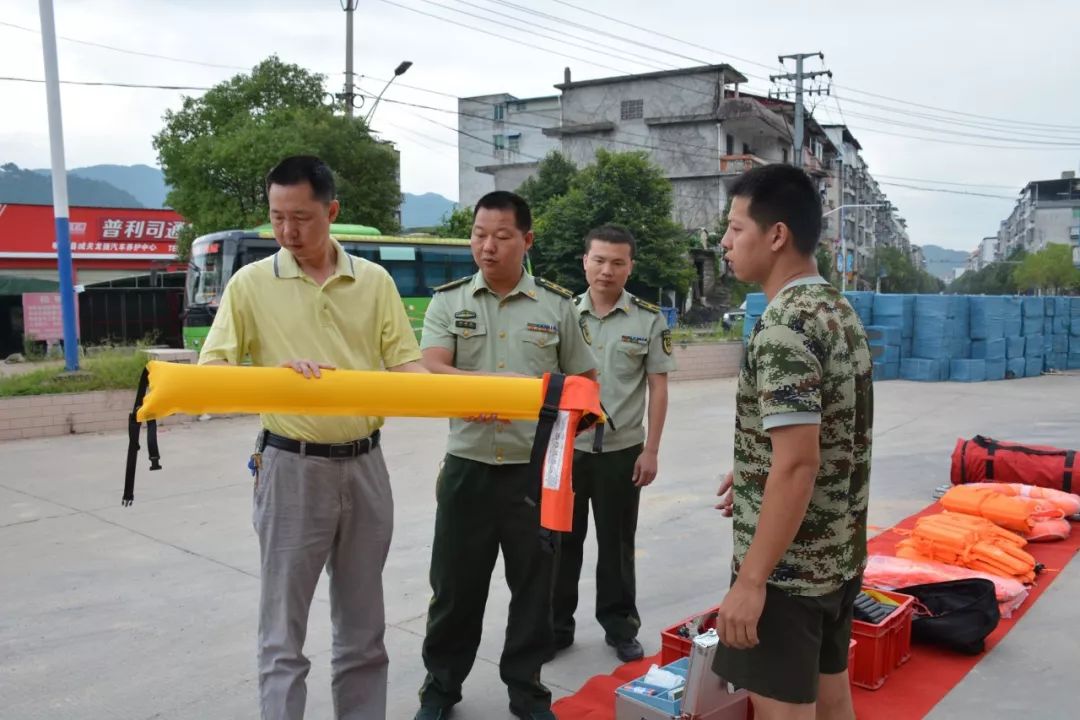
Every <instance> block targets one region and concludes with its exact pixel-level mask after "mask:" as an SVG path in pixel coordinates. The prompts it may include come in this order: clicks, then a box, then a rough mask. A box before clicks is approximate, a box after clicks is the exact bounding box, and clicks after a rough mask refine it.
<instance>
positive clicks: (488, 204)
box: [473, 190, 532, 233]
mask: <svg viewBox="0 0 1080 720" xmlns="http://www.w3.org/2000/svg"><path fill="white" fill-rule="evenodd" d="M481 208H483V209H484V210H513V211H514V224H515V225H517V229H518V230H520V231H521V232H522V233H527V232H529V231H530V230H532V210H530V209H529V203H527V202H525V198H523V197H521V196H520V195H517V194H516V193H512V192H508V191H506V190H495V191H493V192H489V193H488V194H487V195H485V196H484V197H482V198H480V199H479V200H478V201H477V203H476V207H475V208H473V218H475V217H476V213H478V212H480V209H481Z"/></svg>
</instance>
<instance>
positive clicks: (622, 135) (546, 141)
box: [459, 65, 912, 296]
mask: <svg viewBox="0 0 1080 720" xmlns="http://www.w3.org/2000/svg"><path fill="white" fill-rule="evenodd" d="M746 82H747V79H746V77H745V76H744V75H743V74H742V73H740V72H739V71H738V70H736V69H735V68H733V67H731V66H730V65H705V66H699V67H691V68H684V69H678V70H667V71H661V72H652V73H645V74H640V75H621V76H617V77H609V78H599V79H592V80H576V81H575V80H573V79H572V77H571V74H570V70H569V69H567V70H566V71H565V74H564V79H563V82H562V83H559V84H558V85H556V86H555V87H556V88H557V89H558V90H559V91H560V93H561V94H560V95H559V96H553V97H547V98H531V99H526V100H519V99H517V98H515V97H514V96H512V95H509V94H505V93H504V94H498V95H484V96H480V97H474V98H465V99H462V100H461V102H460V104H459V109H460V112H461V113H462V117H461V120H460V121H459V129H460V135H461V136H460V138H459V144H460V148H461V150H460V152H459V157H460V163H459V166H460V167H459V170H460V179H459V189H460V192H459V198H460V200H459V201H460V202H461V203H462V204H463V205H466V206H467V205H469V204H471V203H472V202H474V201H475V200H476V198H478V197H479V196H480V195H481V194H482V193H483V192H486V191H488V190H491V189H495V188H499V189H508V190H512V189H515V188H517V187H518V186H520V184H521V183H522V182H523V181H524V180H525V179H526V178H527V177H529V176H530V175H532V174H533V173H535V171H536V168H537V165H538V163H539V161H540V160H541V159H542V158H543V157H544V156H545V155H546V154H547V153H548V152H550V151H551V150H554V149H558V150H559V151H560V152H562V153H563V154H564V155H565V156H567V158H568V159H569V160H570V161H571V162H573V163H574V164H576V165H577V166H578V167H584V166H586V165H588V164H590V163H592V162H593V161H594V159H595V157H596V151H597V150H598V149H600V148H604V149H607V150H610V151H615V152H626V151H644V152H645V153H646V154H647V155H648V157H649V159H650V161H652V162H653V163H654V164H655V165H657V166H658V167H660V168H661V170H662V171H663V173H664V175H665V176H666V177H667V178H668V180H670V182H671V185H672V193H673V201H674V203H673V205H674V207H673V212H672V215H673V219H674V220H675V222H676V223H678V224H679V225H680V226H682V227H683V228H686V229H687V230H691V231H696V232H698V233H699V234H700V235H701V236H702V237H707V235H708V233H709V232H711V231H713V230H715V229H716V228H717V226H718V225H719V223H720V220H721V219H722V216H723V213H724V211H725V208H726V207H727V202H728V188H729V187H730V185H731V183H732V182H733V181H734V180H735V178H737V177H738V176H739V175H740V174H742V173H743V172H745V171H746V170H749V169H751V168H754V167H758V166H761V165H768V164H771V163H792V164H800V165H801V166H802V167H803V168H804V169H805V170H806V171H807V173H809V174H810V175H811V177H813V178H815V180H816V181H817V183H818V188H819V190H820V192H821V197H822V203H823V206H824V207H825V214H826V222H825V229H824V235H823V237H824V242H825V244H826V246H827V247H829V248H830V251H831V252H832V253H833V254H834V255H839V251H840V246H841V239H843V240H844V241H845V243H846V245H847V249H848V250H849V261H848V265H849V268H850V269H851V270H852V271H853V273H854V274H853V275H852V276H851V277H852V279H854V278H855V277H856V276H857V275H858V274H865V273H866V272H867V271H869V270H870V269H871V267H872V265H873V260H874V257H875V254H876V248H877V247H879V246H881V245H886V246H892V247H897V248H899V249H901V250H902V251H903V252H904V253H905V254H908V255H909V256H910V254H911V252H912V248H911V244H910V240H909V239H908V235H907V229H906V225H905V223H904V221H903V219H902V218H898V217H897V216H896V215H895V210H894V208H892V206H891V205H889V204H888V199H887V198H886V196H885V193H884V192H882V190H881V188H880V187H879V186H878V184H877V182H876V181H875V180H874V178H873V176H872V175H871V174H870V171H869V168H868V167H867V165H866V163H865V161H864V159H863V158H862V156H861V154H860V150H861V146H860V145H859V142H858V141H857V140H856V139H855V137H854V136H853V135H852V134H851V132H850V131H849V130H848V128H846V127H844V126H843V125H833V126H821V125H819V124H818V123H817V122H816V121H815V120H814V118H813V116H812V115H810V114H807V115H806V116H805V118H804V120H805V122H804V143H803V149H802V153H801V157H800V158H796V157H795V151H794V115H795V106H794V103H792V102H790V101H786V100H780V99H774V98H767V97H763V96H760V95H754V94H750V93H746V92H744V91H742V89H741V86H742V85H743V84H744V83H746ZM797 160H798V161H801V162H798V163H796V161H797ZM842 206H843V207H842ZM848 206H852V207H850V209H848ZM856 206H858V207H856ZM702 251H703V252H704V253H708V252H714V251H715V248H710V247H709V243H708V242H706V241H703V247H702ZM695 262H696V264H697V265H698V266H699V271H701V268H705V270H704V271H703V272H705V273H706V274H707V273H708V270H709V268H710V267H711V266H712V265H713V264H714V263H710V262H708V260H707V259H706V258H696V259H695ZM699 285H700V286H701V288H702V289H701V290H700V291H699V292H698V293H697V294H698V295H699V296H707V295H708V294H709V291H708V285H709V282H708V278H700V283H699Z"/></svg>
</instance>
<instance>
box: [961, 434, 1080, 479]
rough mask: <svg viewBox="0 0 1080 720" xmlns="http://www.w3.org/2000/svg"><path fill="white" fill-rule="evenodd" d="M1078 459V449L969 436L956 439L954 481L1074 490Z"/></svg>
mask: <svg viewBox="0 0 1080 720" xmlns="http://www.w3.org/2000/svg"><path fill="white" fill-rule="evenodd" d="M1075 461H1076V451H1075V450H1063V449H1061V448H1056V447H1050V446H1048V445H1022V444H1020V443H1011V442H1002V441H1000V440H994V439H993V438H988V437H983V436H982V435H976V436H975V437H973V438H972V439H970V440H957V441H956V449H954V450H953V455H952V484H953V485H962V484H964V483H972V482H1002V483H1024V484H1026V485H1037V486H1038V487H1047V488H1053V489H1054V490H1062V491H1064V492H1075V491H1074V490H1073V467H1074V464H1075ZM1077 485H1078V486H1080V483H1077Z"/></svg>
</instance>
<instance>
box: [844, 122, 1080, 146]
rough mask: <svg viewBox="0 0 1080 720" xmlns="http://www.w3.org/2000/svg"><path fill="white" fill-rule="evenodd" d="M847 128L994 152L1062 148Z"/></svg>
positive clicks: (873, 133) (859, 131)
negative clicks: (988, 149)
mask: <svg viewBox="0 0 1080 720" xmlns="http://www.w3.org/2000/svg"><path fill="white" fill-rule="evenodd" d="M848 127H849V129H851V130H854V131H856V132H858V133H860V134H861V133H870V134H871V135H891V136H893V137H900V138H907V139H908V140H925V141H926V142H936V143H945V144H946V145H963V146H966V147H981V148H991V149H994V150H1054V151H1056V152H1060V150H1061V147H1062V146H1059V145H1054V146H1038V145H990V144H988V143H972V142H965V141H963V140H949V139H947V138H934V137H926V136H925V135H907V134H904V133H896V132H889V131H887V130H878V129H876V128H870V127H859V128H855V127H852V126H850V125H849V126H848ZM1065 147H1075V146H1065Z"/></svg>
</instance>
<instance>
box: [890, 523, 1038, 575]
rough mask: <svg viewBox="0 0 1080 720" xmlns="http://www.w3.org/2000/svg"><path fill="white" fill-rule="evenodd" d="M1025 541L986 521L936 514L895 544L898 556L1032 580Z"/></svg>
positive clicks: (1032, 566)
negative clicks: (1024, 548)
mask: <svg viewBox="0 0 1080 720" xmlns="http://www.w3.org/2000/svg"><path fill="white" fill-rule="evenodd" d="M1026 544H1027V541H1026V540H1024V539H1023V538H1022V537H1020V536H1019V535H1017V534H1015V533H1011V532H1009V531H1008V530H1004V529H1003V528H1000V527H998V526H997V525H995V524H994V523H992V522H990V521H989V520H987V519H986V518H982V517H977V516H974V515H964V514H962V513H952V512H945V513H937V514H936V515H927V516H925V517H923V518H920V519H919V520H918V521H917V522H916V523H915V528H914V530H912V532H911V535H910V537H908V538H905V539H904V540H901V541H900V542H899V543H897V545H896V555H897V557H902V558H907V559H909V560H932V561H936V562H943V563H946V564H948V565H958V566H960V567H966V568H970V569H972V570H981V571H983V572H988V573H992V574H994V575H1001V576H1002V577H1011V578H1015V579H1017V580H1020V581H1021V582H1024V583H1032V582H1034V581H1035V558H1033V557H1031V555H1029V554H1028V553H1026V552H1025V551H1024V550H1023V549H1022V548H1023V547H1024V546H1025V545H1026Z"/></svg>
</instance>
